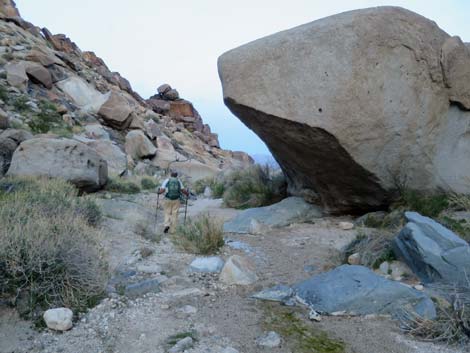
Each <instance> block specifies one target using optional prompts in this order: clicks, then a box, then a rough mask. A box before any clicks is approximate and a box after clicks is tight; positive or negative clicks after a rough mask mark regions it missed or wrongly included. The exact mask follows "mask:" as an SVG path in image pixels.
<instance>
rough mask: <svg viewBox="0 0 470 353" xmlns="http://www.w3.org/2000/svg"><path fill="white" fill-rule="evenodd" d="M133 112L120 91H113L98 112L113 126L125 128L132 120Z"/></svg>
mask: <svg viewBox="0 0 470 353" xmlns="http://www.w3.org/2000/svg"><path fill="white" fill-rule="evenodd" d="M131 112H132V109H131V107H130V106H129V103H128V102H127V100H126V99H125V98H124V97H123V96H121V95H119V94H118V93H115V92H112V93H111V95H110V96H109V98H108V100H107V101H106V102H105V103H104V104H103V105H102V106H101V108H100V110H99V111H98V114H99V115H100V116H101V117H102V118H103V119H104V120H105V121H106V122H107V123H108V124H110V125H111V126H113V127H115V128H119V129H125V128H127V127H128V126H129V124H130V122H131V119H130V117H131Z"/></svg>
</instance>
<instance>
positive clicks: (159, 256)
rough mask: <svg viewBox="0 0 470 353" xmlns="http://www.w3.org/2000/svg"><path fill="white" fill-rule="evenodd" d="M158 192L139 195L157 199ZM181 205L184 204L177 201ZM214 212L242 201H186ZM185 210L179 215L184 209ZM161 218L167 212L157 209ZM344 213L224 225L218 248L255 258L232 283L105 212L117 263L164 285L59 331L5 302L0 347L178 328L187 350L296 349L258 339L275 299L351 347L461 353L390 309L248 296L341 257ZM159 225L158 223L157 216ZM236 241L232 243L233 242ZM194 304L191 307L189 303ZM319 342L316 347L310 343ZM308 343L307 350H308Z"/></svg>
mask: <svg viewBox="0 0 470 353" xmlns="http://www.w3.org/2000/svg"><path fill="white" fill-rule="evenodd" d="M150 200H154V196H153V195H148V194H147V195H142V196H139V197H138V198H137V199H136V200H134V201H135V202H136V203H138V204H139V205H143V206H145V207H149V209H154V204H152V203H151V202H150ZM181 211H183V209H181ZM201 212H209V213H210V214H211V216H213V217H217V218H220V219H223V220H227V219H230V218H231V217H233V216H235V215H236V214H237V213H238V211H236V210H232V209H225V208H223V207H222V205H221V202H220V200H206V199H201V200H197V201H194V202H191V203H190V206H189V208H188V215H189V216H195V215H197V214H199V213H201ZM181 216H182V215H181ZM159 218H160V220H161V219H162V217H161V215H159ZM341 220H346V218H342V219H339V218H322V219H319V220H317V221H316V222H315V223H314V224H296V225H292V226H289V227H286V228H282V229H276V230H271V231H268V232H267V233H266V234H263V235H235V234H227V235H226V238H227V240H229V243H228V245H225V246H224V248H223V249H222V250H221V252H220V256H222V257H223V258H227V257H228V256H230V255H232V254H241V255H243V256H247V257H250V258H251V259H253V261H254V262H255V263H256V267H257V273H258V276H259V281H258V282H257V283H256V284H255V285H253V286H245V287H227V286H224V285H222V284H221V283H220V282H219V281H218V278H217V275H206V276H202V275H193V274H191V273H190V272H188V270H187V269H188V265H189V263H190V262H191V261H192V260H193V259H194V257H195V256H194V255H191V254H186V253H183V252H181V251H178V250H176V249H175V248H174V246H173V245H172V244H171V242H170V241H169V239H167V238H166V237H163V239H162V240H161V241H160V242H159V243H155V242H152V241H149V240H147V239H145V238H143V237H142V236H140V235H138V234H135V233H134V232H133V231H132V227H127V226H126V224H124V222H126V220H125V219H121V220H120V219H113V218H107V219H106V220H105V222H104V225H103V228H104V234H105V240H106V246H107V248H108V252H109V257H110V262H111V263H112V267H113V268H120V267H123V266H130V267H132V266H138V265H159V266H161V268H162V271H161V273H160V274H156V275H155V278H159V279H161V281H162V285H161V292H159V293H149V294H146V295H144V296H143V297H140V298H137V299H129V298H126V297H121V296H117V295H115V296H114V297H113V298H108V299H105V300H104V301H103V302H102V303H101V304H100V305H98V306H97V307H96V308H94V309H92V310H90V311H89V312H88V313H85V314H84V315H82V316H81V317H80V320H78V321H77V322H76V323H75V325H74V328H73V329H72V330H70V331H68V332H66V333H63V334H59V333H55V332H51V331H49V330H45V331H42V332H37V331H34V330H32V329H31V328H30V327H29V324H28V323H27V322H25V321H22V320H20V319H19V318H18V317H17V316H16V315H15V314H14V311H12V310H11V309H2V310H1V311H0V315H1V317H0V353H13V352H15V353H18V352H51V353H52V352H65V353H68V352H70V353H72V352H73V353H104V352H108V353H150V352H152V353H153V352H165V351H166V349H167V348H168V347H167V346H166V345H165V340H166V339H167V338H168V337H169V336H171V335H175V334H178V333H182V332H190V331H192V332H195V333H196V335H197V337H198V341H197V343H196V344H195V346H194V348H191V349H189V350H187V352H214V353H215V352H219V353H221V352H223V350H224V349H225V348H227V347H233V348H235V349H237V350H238V351H239V352H242V353H253V352H273V353H288V352H293V353H297V352H300V351H298V350H296V348H295V347H297V346H298V343H299V342H295V341H294V340H295V339H297V338H295V337H290V336H289V337H283V341H282V344H281V346H280V347H279V348H269V349H268V348H261V347H259V346H257V344H256V339H257V338H258V337H259V336H261V335H262V334H263V333H264V332H265V330H266V329H268V327H267V326H266V322H267V321H266V320H267V317H269V316H270V315H277V314H276V312H277V310H278V309H282V310H292V311H293V312H294V311H295V313H296V317H298V319H299V320H300V321H301V322H302V324H303V325H305V327H307V328H308V330H311V331H312V332H319V333H320V332H325V333H326V334H327V335H328V337H329V338H330V339H333V340H338V341H341V342H343V343H344V346H345V352H350V353H353V352H354V353H386V352H387V353H388V352H390V353H392V352H393V353H405V352H409V353H414V352H417V353H427V352H429V353H435V352H436V353H437V352H442V353H457V352H464V351H465V350H463V349H457V348H446V347H443V346H439V345H435V344H429V343H424V342H418V341H415V340H412V339H410V338H408V337H406V336H404V335H402V334H401V333H400V330H399V328H398V326H397V324H396V323H395V322H393V321H391V320H389V319H384V318H369V319H366V318H360V317H356V318H344V317H343V318H342V317H324V318H323V319H322V321H321V322H311V321H309V320H308V319H307V311H306V310H305V309H304V308H300V307H296V308H280V305H278V304H269V305H267V304H266V303H265V302H261V301H257V300H254V299H251V298H250V295H251V294H253V293H254V292H255V291H257V290H260V289H262V288H266V287H269V286H272V285H275V284H281V283H282V284H292V283H294V282H297V281H299V280H301V279H304V278H308V277H309V276H311V275H313V274H315V273H319V272H322V271H325V270H328V269H330V268H333V267H334V266H336V265H337V264H338V259H339V257H338V254H339V250H340V249H341V248H342V247H343V246H345V245H346V244H347V243H348V242H349V241H351V240H352V239H353V238H354V237H355V231H354V230H351V231H344V230H341V229H339V227H338V226H337V225H338V222H339V221H341ZM160 226H161V225H160ZM142 247H148V248H151V249H152V250H153V251H154V253H153V255H151V256H150V257H147V258H145V259H142V258H140V257H139V256H138V255H136V253H137V252H138V251H139V249H140V248H142ZM233 247H235V248H233ZM188 308H189V309H188ZM311 351H312V352H315V350H311ZM302 352H303V351H302Z"/></svg>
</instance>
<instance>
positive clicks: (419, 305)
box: [293, 265, 436, 319]
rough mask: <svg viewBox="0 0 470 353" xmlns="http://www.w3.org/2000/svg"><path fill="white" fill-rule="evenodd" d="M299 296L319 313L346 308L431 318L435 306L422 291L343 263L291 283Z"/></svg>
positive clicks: (357, 312)
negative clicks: (408, 313)
mask: <svg viewBox="0 0 470 353" xmlns="http://www.w3.org/2000/svg"><path fill="white" fill-rule="evenodd" d="M293 289H294V291H295V293H296V297H297V299H298V300H300V301H301V302H303V303H304V304H306V305H308V306H309V307H310V308H311V309H313V310H315V311H317V312H321V313H333V312H338V311H345V312H347V313H355V314H358V315H367V314H390V315H392V316H393V317H399V316H401V315H403V314H406V313H407V312H415V313H417V314H419V315H420V316H422V317H425V318H428V319H433V318H435V317H436V308H435V306H434V303H433V302H432V300H431V299H430V298H429V297H428V296H427V295H426V294H425V293H422V292H419V291H417V290H415V289H413V288H410V287H408V286H406V285H404V284H402V283H400V282H395V281H390V280H388V279H385V278H383V277H381V276H378V275H376V274H375V273H374V272H373V271H371V270H370V269H368V268H367V267H364V266H353V265H342V266H340V267H337V268H336V269H334V270H332V271H329V272H325V273H322V274H319V275H317V276H313V277H311V278H310V279H307V280H305V281H303V282H300V283H298V284H296V285H295V286H294V287H293Z"/></svg>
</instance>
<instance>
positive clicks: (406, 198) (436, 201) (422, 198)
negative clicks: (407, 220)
mask: <svg viewBox="0 0 470 353" xmlns="http://www.w3.org/2000/svg"><path fill="white" fill-rule="evenodd" d="M394 206H395V207H396V206H401V207H404V208H405V209H406V210H408V211H416V212H418V213H420V214H422V215H423V216H427V217H431V218H435V217H438V216H439V215H440V214H441V213H442V211H444V210H445V209H447V208H448V207H449V201H448V196H447V195H445V194H436V195H425V194H422V193H420V192H418V191H415V190H409V189H404V190H403V191H402V192H401V196H400V199H399V200H398V201H397V203H396V204H395V205H394Z"/></svg>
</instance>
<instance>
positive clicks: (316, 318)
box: [308, 309, 321, 321]
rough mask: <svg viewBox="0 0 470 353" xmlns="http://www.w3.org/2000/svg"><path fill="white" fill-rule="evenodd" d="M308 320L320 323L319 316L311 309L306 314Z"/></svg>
mask: <svg viewBox="0 0 470 353" xmlns="http://www.w3.org/2000/svg"><path fill="white" fill-rule="evenodd" d="M308 318H309V319H310V320H313V321H321V315H320V314H319V313H317V312H316V311H315V310H313V309H311V310H310V312H309V313H308Z"/></svg>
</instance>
